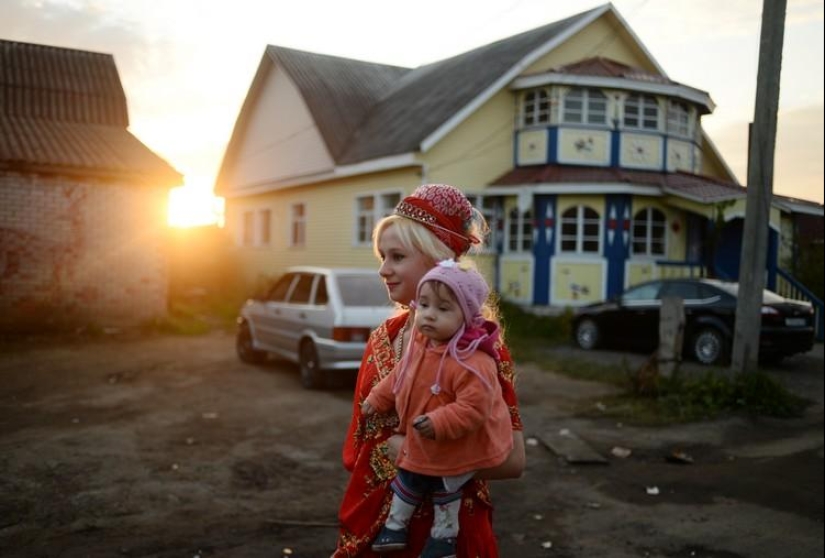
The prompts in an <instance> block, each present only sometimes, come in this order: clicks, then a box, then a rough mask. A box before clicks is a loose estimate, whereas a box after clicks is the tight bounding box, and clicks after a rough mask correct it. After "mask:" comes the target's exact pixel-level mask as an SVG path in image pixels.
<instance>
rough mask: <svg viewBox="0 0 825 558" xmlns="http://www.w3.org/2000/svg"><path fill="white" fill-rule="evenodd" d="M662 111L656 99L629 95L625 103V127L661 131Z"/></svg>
mask: <svg viewBox="0 0 825 558" xmlns="http://www.w3.org/2000/svg"><path fill="white" fill-rule="evenodd" d="M660 118H661V111H660V110H659V102H658V101H657V100H656V97H653V96H651V95H635V94H634V95H628V97H627V98H626V99H625V101H624V120H623V122H624V127H625V128H628V129H632V130H646V131H656V130H659V120H660Z"/></svg>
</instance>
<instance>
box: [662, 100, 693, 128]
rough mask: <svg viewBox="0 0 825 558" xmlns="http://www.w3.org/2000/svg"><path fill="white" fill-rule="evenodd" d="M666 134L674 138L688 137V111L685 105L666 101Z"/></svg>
mask: <svg viewBox="0 0 825 558" xmlns="http://www.w3.org/2000/svg"><path fill="white" fill-rule="evenodd" d="M667 132H668V133H669V134H673V135H676V136H689V135H690V111H689V110H688V106H687V105H686V104H685V103H682V102H679V101H668V103H667Z"/></svg>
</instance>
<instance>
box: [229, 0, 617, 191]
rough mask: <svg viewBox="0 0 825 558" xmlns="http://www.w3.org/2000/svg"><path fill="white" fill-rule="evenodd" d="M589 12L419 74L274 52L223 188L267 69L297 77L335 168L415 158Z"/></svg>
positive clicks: (239, 128)
mask: <svg viewBox="0 0 825 558" xmlns="http://www.w3.org/2000/svg"><path fill="white" fill-rule="evenodd" d="M603 9H604V8H603V7H599V8H594V9H593V10H589V11H587V12H583V13H581V14H578V15H575V16H572V17H569V18H567V19H564V20H562V21H557V22H555V23H551V24H549V25H545V26H543V27H539V28H537V29H533V30H531V31H527V32H524V33H521V34H519V35H515V36H513V37H509V38H506V39H503V40H500V41H497V42H494V43H492V44H489V45H486V46H483V47H480V48H477V49H475V50H472V51H469V52H466V53H464V54H461V55H458V56H455V57H452V58H449V59H446V60H442V61H440V62H435V63H433V64H428V65H425V66H421V67H419V68H416V69H408V68H401V67H398V66H388V65H384V64H374V63H368V62H362V61H358V60H351V59H347V58H340V57H336V56H327V55H322V54H315V53H310V52H303V51H299V50H294V49H287V48H283V47H278V46H272V45H270V46H268V47H267V49H266V53H265V55H264V59H263V60H262V62H261V66H260V67H259V69H258V74H257V75H256V78H255V80H254V81H253V84H252V86H251V87H250V91H249V94H248V96H247V99H246V101H245V103H244V108H243V109H242V110H241V114H240V116H239V117H238V122H237V124H236V127H235V130H234V132H233V135H232V139H231V140H230V143H229V146H228V147H227V151H226V156H225V158H224V165H222V167H223V168H222V169H221V172H220V174H219V178H218V182H219V183H220V181H221V178H220V177H221V176H222V175H223V174H225V172H226V170H227V168H225V167H226V166H227V165H231V164H232V162H231V161H232V158H233V154H234V151H235V147H236V146H235V143H236V139H237V137H238V135H239V134H241V135H242V133H243V128H244V127H245V125H246V119H247V118H249V114H248V113H247V110H248V109H249V108H250V107H251V106H252V105H253V104H254V102H253V100H254V98H255V97H256V96H257V95H258V94H260V87H259V84H260V82H261V80H262V76H264V75H266V74H267V73H268V71H269V70H268V68H267V67H266V66H267V65H269V64H274V65H276V66H278V67H280V68H282V69H283V70H284V71H286V73H287V74H288V75H289V76H290V77H291V78H292V80H293V81H294V82H295V84H296V86H297V87H298V89H299V91H300V93H301V96H302V97H303V99H304V101H305V102H306V103H307V106H308V107H309V110H310V112H311V113H312V116H313V118H314V120H315V123H316V124H317V126H318V128H319V130H320V131H321V134H322V136H323V138H324V141H325V143H326V145H327V148H328V149H329V151H330V153H331V155H332V157H333V159H334V160H335V162H336V164H339V165H345V164H352V163H359V162H363V161H369V160H371V159H376V158H379V157H384V156H390V155H398V154H403V153H409V152H413V151H417V150H419V149H420V147H421V143H422V141H424V140H425V139H426V138H427V137H428V136H429V135H430V134H432V133H433V132H435V131H436V130H437V129H438V128H439V127H441V126H442V125H444V124H445V123H446V122H447V121H448V120H449V119H450V118H451V117H453V116H454V115H455V114H456V113H457V112H459V111H460V110H461V109H462V108H464V107H466V106H467V105H468V104H470V103H471V102H472V101H473V100H474V99H476V98H477V97H478V96H479V95H480V94H482V93H483V92H484V91H485V90H486V89H487V88H489V87H491V86H492V85H493V84H495V82H496V81H497V80H499V79H500V78H501V77H502V76H504V75H505V74H506V73H507V72H508V71H510V70H512V69H513V67H514V66H515V65H517V64H518V63H519V62H521V61H522V60H523V59H524V58H525V57H526V56H528V55H529V54H531V53H532V52H534V51H535V50H536V49H538V48H540V47H541V46H543V45H545V44H546V43H548V42H549V41H551V40H553V39H554V38H556V37H558V36H559V35H560V34H561V33H563V32H564V31H565V30H567V29H569V28H570V27H572V26H573V25H575V24H576V23H577V22H580V21H581V20H583V19H584V18H586V17H587V16H588V15H590V14H591V13H594V12H595V11H597V10H603Z"/></svg>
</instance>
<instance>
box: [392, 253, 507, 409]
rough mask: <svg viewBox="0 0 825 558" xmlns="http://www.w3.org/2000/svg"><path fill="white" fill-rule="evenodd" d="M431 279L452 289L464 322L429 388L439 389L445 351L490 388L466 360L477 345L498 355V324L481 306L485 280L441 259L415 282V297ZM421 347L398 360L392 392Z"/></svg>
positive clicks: (409, 351)
mask: <svg viewBox="0 0 825 558" xmlns="http://www.w3.org/2000/svg"><path fill="white" fill-rule="evenodd" d="M430 281H438V282H440V283H444V284H445V285H447V286H448V287H449V288H450V289H451V290H452V291H453V294H454V295H455V298H456V300H457V301H458V304H459V306H461V311H462V313H463V314H464V323H463V324H462V325H461V327H460V328H459V329H458V331H457V332H456V333H455V335H453V338H452V339H450V341H449V342H448V343H447V348H446V350H445V351H444V353H443V354H442V355H441V362H440V363H439V365H438V370H437V372H436V375H435V383H434V384H433V385H432V386H430V391H432V392H433V393H434V394H438V393H440V392H441V373H442V370H443V368H444V359H445V358H446V357H447V356H448V355H449V356H451V357H452V358H454V359H455V360H456V362H458V363H459V364H460V365H461V366H463V367H464V368H466V369H467V370H469V371H470V372H471V373H473V374H474V375H475V376H476V377H478V379H479V380H481V382H482V383H483V384H484V385H485V386H487V387H488V388H491V387H492V386H490V384H489V382H488V381H487V379H485V378H484V376H483V375H482V374H481V373H480V372H479V371H478V370H476V369H475V368H473V367H472V366H470V365H469V364H467V363H466V362H465V360H466V359H467V358H468V357H469V355H471V354H472V353H474V352H475V351H476V350H477V349H482V350H484V351H485V352H487V353H489V354H490V355H491V356H492V357H493V358H497V357H496V352H495V343H496V341H497V340H498V339H499V331H498V325H497V324H493V323H492V322H487V321H486V320H485V319H484V317H483V316H482V314H481V308H482V307H483V306H484V303H485V302H486V301H487V297H488V296H489V294H490V287H488V286H487V281H485V280H484V277H482V276H481V274H480V273H479V272H478V271H476V270H475V269H472V268H469V267H466V266H464V265H462V264H460V263H456V262H455V261H454V260H443V261H441V262H438V265H436V266H435V267H434V268H432V269H431V270H430V271H428V272H427V273H426V274H425V275H424V277H422V278H421V281H419V283H418V293H417V296H416V300H417V299H418V298H419V297H420V296H421V287H422V286H423V285H424V284H425V283H429V282H430ZM421 350H423V347H422V348H416V347H415V346H414V345H413V346H411V347H410V348H409V349H408V350H407V352H406V353H405V354H404V358H403V359H401V362H400V363H399V367H400V369H399V372H398V376H397V377H396V380H395V383H394V384H393V392H394V393H398V390H399V389H400V386H401V384H402V382H403V381H404V377H405V376H406V371H407V369H408V368H409V366H410V363H411V362H412V361H413V357H412V354H413V353H414V352H420V351H421Z"/></svg>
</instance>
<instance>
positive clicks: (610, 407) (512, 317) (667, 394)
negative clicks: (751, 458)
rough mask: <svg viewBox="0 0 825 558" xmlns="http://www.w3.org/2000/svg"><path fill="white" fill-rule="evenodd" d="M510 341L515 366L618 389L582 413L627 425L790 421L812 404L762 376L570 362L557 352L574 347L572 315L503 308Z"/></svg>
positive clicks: (716, 371) (503, 305) (591, 404)
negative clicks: (735, 418)
mask: <svg viewBox="0 0 825 558" xmlns="http://www.w3.org/2000/svg"><path fill="white" fill-rule="evenodd" d="M501 314H502V321H503V322H504V324H505V327H506V338H507V343H508V346H509V347H510V349H511V351H512V353H513V357H514V359H515V360H516V361H522V362H524V361H529V362H532V363H534V364H536V365H537V366H538V367H539V368H541V369H542V370H549V371H553V372H557V373H559V374H563V375H565V376H568V377H572V378H576V379H581V380H590V381H598V382H603V383H607V384H611V385H614V386H617V387H618V388H620V390H621V392H620V393H619V394H618V395H615V396H612V397H602V398H600V399H599V402H600V403H601V405H599V406H598V407H599V409H600V410H598V411H594V410H593V409H595V406H594V403H596V402H595V401H593V402H588V403H587V404H586V405H585V406H584V407H583V409H587V410H583V413H584V414H592V413H596V412H598V413H599V416H610V417H613V418H615V419H616V420H621V421H623V422H626V423H629V424H647V425H654V424H660V425H661V424H670V423H679V422H692V421H700V420H708V419H713V418H718V417H721V416H726V415H743V414H744V415H752V416H770V417H779V418H790V417H797V416H800V415H801V414H802V413H803V412H804V410H805V408H806V407H807V406H808V405H809V403H810V402H808V401H807V400H805V399H803V398H801V397H798V396H796V395H794V394H792V393H790V392H789V391H788V390H787V389H786V388H785V387H784V386H782V384H780V383H779V382H778V381H776V380H775V379H773V378H772V377H771V376H769V375H768V374H765V373H764V372H755V373H749V374H738V375H731V374H730V372H729V371H728V370H725V369H710V370H708V371H706V372H705V373H703V374H701V375H695V374H694V375H689V374H685V373H683V372H679V371H677V372H676V373H675V374H674V375H673V376H672V377H671V378H663V377H661V376H659V375H655V374H651V373H645V372H644V367H639V368H634V367H633V366H631V365H630V363H629V362H628V360H626V359H621V360H620V361H619V362H617V363H615V364H601V363H596V362H593V361H590V360H586V359H583V358H581V359H579V358H575V357H570V356H569V354H568V353H566V352H562V351H559V350H557V349H558V347H559V346H561V345H568V344H569V343H570V331H571V315H570V314H569V313H565V314H562V315H560V316H535V315H533V314H531V313H529V312H526V311H524V310H523V309H521V308H519V307H518V306H515V305H511V304H506V303H502V304H501Z"/></svg>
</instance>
